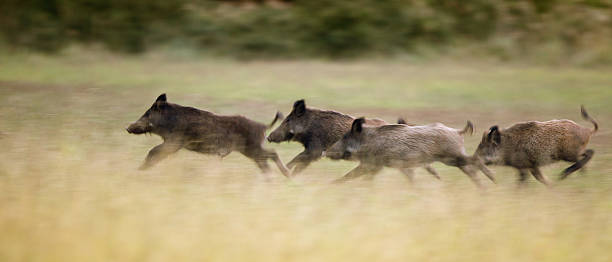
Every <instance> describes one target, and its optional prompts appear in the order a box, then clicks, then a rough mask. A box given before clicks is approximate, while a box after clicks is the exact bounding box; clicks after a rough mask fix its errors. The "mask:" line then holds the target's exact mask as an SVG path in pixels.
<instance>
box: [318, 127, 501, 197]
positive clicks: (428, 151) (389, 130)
mask: <svg viewBox="0 0 612 262" xmlns="http://www.w3.org/2000/svg"><path fill="white" fill-rule="evenodd" d="M364 123H365V120H364V119H363V118H359V119H356V120H355V121H353V124H352V127H351V129H350V130H349V131H348V132H347V133H346V134H345V135H344V136H343V137H342V139H340V140H339V141H338V142H336V143H335V144H334V145H333V146H331V147H330V148H329V149H328V150H327V151H326V152H325V155H326V156H327V157H329V158H332V159H345V160H357V161H359V162H360V164H359V166H357V167H356V168H355V169H353V170H351V171H350V172H349V173H347V174H346V175H344V176H343V177H342V178H340V179H337V180H336V181H335V182H344V181H347V180H350V179H354V178H356V177H360V176H363V175H368V174H369V175H374V174H376V173H378V171H380V170H381V169H382V168H383V167H392V168H398V169H400V170H401V171H402V172H403V173H404V174H406V175H407V176H408V178H410V179H411V178H412V176H413V168H415V167H419V166H425V165H428V164H431V163H433V162H435V161H439V162H442V163H444V164H446V165H449V166H456V167H458V168H459V169H461V170H462V171H463V172H464V173H465V174H467V175H468V176H469V177H470V178H471V179H472V181H473V182H474V183H475V184H476V185H478V186H481V185H480V182H479V180H478V178H477V177H476V170H475V169H474V168H473V167H474V166H475V167H477V168H478V169H480V170H481V171H482V172H483V173H484V174H485V175H487V177H489V179H491V181H493V182H495V179H494V178H493V176H492V174H491V172H490V171H489V170H488V169H487V168H486V167H485V166H484V164H483V163H482V162H481V161H480V159H478V158H477V157H473V156H468V155H467V154H466V153H465V149H464V147H463V136H462V135H463V134H465V133H468V132H469V133H472V132H473V129H474V127H473V125H472V123H471V122H469V121H468V123H467V126H466V127H465V128H464V129H463V130H457V129H454V128H450V127H447V126H445V125H443V124H440V123H435V124H430V125H425V126H407V125H399V124H398V125H383V126H377V127H373V126H365V125H364Z"/></svg>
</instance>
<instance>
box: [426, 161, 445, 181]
mask: <svg viewBox="0 0 612 262" xmlns="http://www.w3.org/2000/svg"><path fill="white" fill-rule="evenodd" d="M425 170H427V172H429V173H430V174H431V175H432V176H434V177H435V178H437V179H438V180H441V179H440V176H439V175H438V171H436V170H435V169H434V168H433V167H432V166H431V165H426V166H425Z"/></svg>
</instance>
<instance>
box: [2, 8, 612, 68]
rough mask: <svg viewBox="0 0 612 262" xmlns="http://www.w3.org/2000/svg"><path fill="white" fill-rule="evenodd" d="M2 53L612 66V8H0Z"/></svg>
mask: <svg viewBox="0 0 612 262" xmlns="http://www.w3.org/2000/svg"><path fill="white" fill-rule="evenodd" d="M0 25H1V29H0V31H1V32H0V33H1V34H0V36H1V37H0V38H1V43H2V45H3V46H4V47H6V48H9V49H13V48H18V49H26V50H36V51H41V52H48V53H54V52H58V51H61V50H62V49H63V48H65V47H67V46H70V45H74V44H79V45H95V46H103V47H104V48H107V49H109V50H112V51H115V52H121V53H132V54H137V53H142V52H145V51H147V50H149V49H154V48H158V47H164V46H165V47H168V46H170V47H180V48H189V49H194V50H198V51H202V52H206V53H211V54H216V55H224V56H231V57H240V58H302V57H328V58H350V57H362V56H372V55H375V56H379V55H382V56H386V55H393V54H398V53H419V52H447V51H448V50H451V49H457V48H463V49H469V50H470V52H472V53H473V54H477V55H487V56H495V57H500V58H502V59H512V58H520V57H527V56H533V55H542V54H544V55H550V56H553V57H565V58H572V57H578V58H580V59H583V60H588V61H589V62H592V63H609V62H612V55H610V54H611V53H612V48H611V46H612V4H611V1H610V0H582V1H570V0H565V1H563V0H352V1H336V0H294V1H220V0H218V1H211V0H174V1H166V0H3V1H2V2H0Z"/></svg>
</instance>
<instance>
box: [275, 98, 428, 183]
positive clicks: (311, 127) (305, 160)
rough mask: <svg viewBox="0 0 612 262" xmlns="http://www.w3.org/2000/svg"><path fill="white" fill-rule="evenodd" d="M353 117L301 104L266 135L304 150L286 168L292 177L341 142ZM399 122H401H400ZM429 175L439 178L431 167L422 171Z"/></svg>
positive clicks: (380, 122) (374, 122) (375, 121)
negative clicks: (293, 142) (298, 144)
mask: <svg viewBox="0 0 612 262" xmlns="http://www.w3.org/2000/svg"><path fill="white" fill-rule="evenodd" d="M353 120H355V118H354V117H352V116H350V115H346V114H342V113H339V112H336V111H331V110H321V109H316V108H311V107H306V103H305V102H304V100H303V99H302V100H298V101H296V102H295V103H294V104H293V110H292V111H291V113H289V115H288V116H287V118H285V119H284V120H283V122H282V123H281V124H280V125H279V126H278V127H277V128H276V129H275V130H274V131H273V132H272V133H270V135H268V141H270V142H274V143H280V142H283V141H296V142H299V143H301V144H302V145H303V146H304V151H302V152H301V153H300V154H298V155H297V156H296V157H294V158H293V159H292V160H291V161H290V162H289V163H288V164H287V167H288V168H289V169H292V168H294V167H295V168H294V170H293V173H292V174H293V175H296V174H298V173H300V172H301V171H303V170H304V169H305V168H306V167H307V166H308V165H310V163H312V162H313V161H316V160H318V159H320V158H321V157H322V154H323V152H324V151H325V150H326V149H327V148H329V147H330V146H331V145H333V144H334V143H335V142H336V141H338V140H340V138H342V136H343V135H344V134H345V133H346V132H347V131H348V130H350V128H351V123H352V122H353ZM398 121H403V122H405V121H404V120H403V119H400V120H398ZM365 124H366V125H371V126H380V125H386V124H387V122H385V121H384V120H382V119H377V118H374V119H366V120H365ZM425 168H426V169H427V171H428V172H429V173H431V174H432V175H433V176H435V177H438V178H439V176H438V175H437V172H436V171H435V170H434V169H433V168H432V167H430V166H426V167H425Z"/></svg>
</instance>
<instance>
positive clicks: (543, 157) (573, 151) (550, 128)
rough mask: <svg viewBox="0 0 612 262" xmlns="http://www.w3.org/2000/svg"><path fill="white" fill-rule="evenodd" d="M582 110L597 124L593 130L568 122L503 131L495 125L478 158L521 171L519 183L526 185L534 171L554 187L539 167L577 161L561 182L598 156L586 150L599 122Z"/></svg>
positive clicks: (486, 135) (516, 126) (485, 136)
mask: <svg viewBox="0 0 612 262" xmlns="http://www.w3.org/2000/svg"><path fill="white" fill-rule="evenodd" d="M580 109H581V113H582V117H583V118H584V119H585V120H588V121H589V122H591V123H592V124H593V126H594V128H593V129H592V130H591V129H588V128H586V127H582V126H580V125H578V124H576V123H575V122H574V121H571V120H567V119H563V120H550V121H546V122H538V121H531V122H524V123H518V124H514V125H512V126H511V127H508V128H506V129H503V130H500V129H499V127H498V126H493V127H491V128H490V129H489V132H488V133H487V132H485V133H484V134H483V135H482V141H481V142H480V145H478V148H477V149H476V153H475V155H477V156H479V157H480V158H482V159H483V160H484V162H485V164H487V165H489V164H495V165H506V166H511V167H514V168H516V169H518V171H519V180H518V181H519V184H523V183H524V182H525V180H526V179H527V177H528V173H527V171H531V174H532V175H533V176H534V177H535V178H536V179H537V180H538V181H540V182H542V183H543V184H546V185H550V182H549V181H548V179H547V178H546V177H545V176H544V175H542V173H541V172H540V169H539V167H540V166H544V165H547V164H551V163H554V162H558V161H561V160H563V161H567V162H573V163H574V164H573V165H571V166H570V167H568V168H567V169H565V170H564V171H563V172H562V173H561V176H560V177H559V180H562V179H565V178H566V177H567V176H568V175H570V174H571V173H573V172H575V171H576V170H578V169H580V168H582V167H583V166H584V165H585V164H586V163H587V162H589V160H590V159H591V158H592V157H593V154H594V153H595V151H593V150H592V149H586V145H587V144H588V143H589V140H590V138H591V135H593V134H594V133H595V132H596V131H597V129H598V125H597V122H595V120H594V119H593V118H591V117H590V116H589V114H588V113H587V112H586V110H585V109H584V107H583V106H581V108H580Z"/></svg>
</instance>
